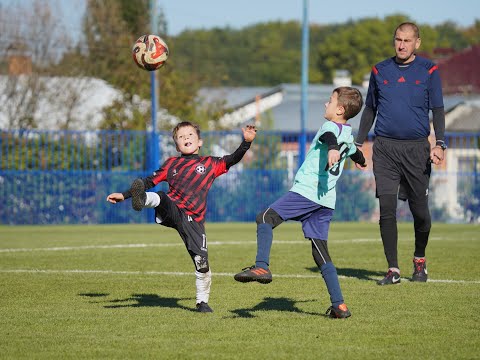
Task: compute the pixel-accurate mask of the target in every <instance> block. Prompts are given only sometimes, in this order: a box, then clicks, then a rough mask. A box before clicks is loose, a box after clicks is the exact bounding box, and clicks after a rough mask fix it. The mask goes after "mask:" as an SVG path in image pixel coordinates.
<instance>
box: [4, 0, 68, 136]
mask: <svg viewBox="0 0 480 360" xmlns="http://www.w3.org/2000/svg"><path fill="white" fill-rule="evenodd" d="M20 18H21V19H22V22H17V21H13V20H12V19H20ZM0 24H1V25H0V31H1V33H2V36H3V37H5V39H8V41H2V42H0V55H3V56H0V57H2V58H6V59H7V62H8V69H9V70H8V73H7V74H5V75H4V77H2V79H1V81H0V101H1V102H2V104H3V107H2V110H3V112H2V114H3V116H4V117H5V118H6V127H7V128H11V129H29V128H35V127H37V126H38V116H40V115H41V106H40V104H41V102H44V103H45V99H56V102H57V104H58V103H60V100H59V99H60V98H61V99H63V100H65V102H64V104H67V103H69V104H72V103H73V102H74V101H73V100H74V98H73V97H70V98H68V99H66V95H67V94H69V93H70V92H71V86H70V85H71V84H69V83H67V82H64V83H62V82H58V83H57V84H56V86H51V83H52V81H51V79H49V78H47V77H46V76H47V75H51V72H50V70H51V68H52V66H54V64H55V63H56V62H57V61H58V59H59V57H60V56H61V54H60V53H59V51H61V50H64V49H65V46H66V45H65V44H70V43H71V40H70V38H69V37H68V35H67V32H66V31H65V30H64V29H63V27H62V26H61V24H60V22H59V20H58V14H56V13H55V11H54V8H53V7H51V4H49V3H45V2H43V1H40V0H36V1H34V2H33V4H32V6H26V5H25V6H22V4H16V5H14V6H11V7H9V8H3V7H0ZM58 44H61V46H58ZM60 95H62V97H60ZM63 127H68V121H65V122H64V123H63Z"/></svg>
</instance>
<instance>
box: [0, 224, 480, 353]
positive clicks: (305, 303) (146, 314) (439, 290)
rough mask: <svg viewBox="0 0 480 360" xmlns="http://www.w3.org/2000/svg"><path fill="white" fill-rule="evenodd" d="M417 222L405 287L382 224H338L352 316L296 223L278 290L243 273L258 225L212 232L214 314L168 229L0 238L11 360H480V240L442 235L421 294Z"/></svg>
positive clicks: (277, 259) (473, 232) (6, 348)
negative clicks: (333, 304)
mask: <svg viewBox="0 0 480 360" xmlns="http://www.w3.org/2000/svg"><path fill="white" fill-rule="evenodd" d="M412 228H413V226H412V224H400V225H399V259H400V267H401V269H402V283H401V284H400V285H395V286H387V287H379V286H377V285H376V284H375V281H374V280H376V279H379V278H380V277H382V275H383V274H384V272H385V270H386V262H385V259H384V255H383V248H382V245H381V241H380V238H379V230H378V225H377V224H356V223H333V224H332V226H331V229H330V239H329V249H330V254H331V256H332V258H333V261H334V263H335V265H336V266H337V269H338V273H339V275H340V276H341V279H340V284H341V286H342V290H343V294H344V297H345V301H346V303H347V305H348V306H349V308H350V310H351V312H352V317H351V318H349V319H346V320H337V319H330V318H328V317H326V316H325V315H324V314H325V311H326V309H327V308H328V307H329V305H330V303H329V297H328V293H327V291H326V288H325V285H324V282H323V279H322V278H321V275H320V274H319V272H318V270H317V268H316V266H315V263H314V261H313V258H312V256H311V248H310V243H309V242H307V241H305V240H303V238H302V233H301V227H300V225H299V224H297V223H287V224H283V225H281V226H280V227H279V228H278V229H276V230H275V232H274V239H275V240H274V244H273V248H272V255H271V270H272V273H273V276H274V280H273V282H272V283H271V284H268V285H262V284H258V283H248V284H241V283H237V282H235V281H234V280H233V274H234V273H236V272H238V271H239V270H241V269H242V267H246V266H249V265H252V264H253V263H254V259H255V251H256V243H255V226H254V224H236V223H235V224H207V235H208V241H209V253H210V265H211V268H212V272H213V283H212V292H211V295H210V302H209V304H210V305H211V307H212V308H213V309H214V313H211V314H203V313H197V312H195V311H194V308H195V277H194V275H193V265H192V263H191V260H190V258H189V256H188V254H187V252H186V250H185V248H184V247H183V244H182V243H181V240H180V238H179V237H178V235H177V234H176V232H175V231H173V230H171V229H167V228H164V227H161V226H158V225H154V224H151V225H134V226H132V225H118V226H114V225H112V226H88V227H87V226H68V227H67V226H65V227H64V226H44V227H40V226H38V227H34V226H31V227H26V226H25V227H20V226H16V227H5V226H3V227H0V289H1V291H0V322H1V326H0V358H1V359H97V358H98V359H262V358H265V359H267V358H274V359H314V358H315V359H412V358H420V359H474V358H476V359H478V358H480V341H479V330H480V326H479V320H480V316H479V312H480V305H479V304H480V301H479V298H480V297H479V295H480V265H479V264H478V261H479V259H480V256H479V255H480V229H479V227H478V226H474V225H445V224H434V225H433V228H432V234H431V240H430V244H429V247H428V249H427V259H428V270H429V276H430V279H431V281H429V282H428V283H426V284H420V283H411V282H410V281H408V278H409V277H410V276H411V271H412V263H411V260H412V253H413V240H412V235H413V230H412Z"/></svg>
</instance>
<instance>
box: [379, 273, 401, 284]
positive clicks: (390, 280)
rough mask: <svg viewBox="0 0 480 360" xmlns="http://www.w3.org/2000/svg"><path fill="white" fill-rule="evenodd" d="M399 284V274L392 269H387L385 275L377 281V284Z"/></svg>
mask: <svg viewBox="0 0 480 360" xmlns="http://www.w3.org/2000/svg"><path fill="white" fill-rule="evenodd" d="M395 284H400V274H399V273H398V272H396V271H393V270H388V272H387V275H385V277H384V278H383V279H382V280H378V281H377V285H395Z"/></svg>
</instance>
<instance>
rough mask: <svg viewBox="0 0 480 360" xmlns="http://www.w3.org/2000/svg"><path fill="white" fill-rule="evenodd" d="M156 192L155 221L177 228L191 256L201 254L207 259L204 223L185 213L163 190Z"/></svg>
mask: <svg viewBox="0 0 480 360" xmlns="http://www.w3.org/2000/svg"><path fill="white" fill-rule="evenodd" d="M157 194H158V195H159V196H160V205H158V206H157V207H156V208H155V222H156V223H157V224H160V225H163V226H168V227H171V228H174V229H175V230H177V231H178V233H179V234H180V237H181V238H182V240H183V242H184V244H185V246H186V247H187V250H188V252H189V253H190V255H191V256H192V258H193V256H194V255H201V256H202V257H204V258H205V259H208V252H207V236H206V235H205V225H204V223H203V222H202V223H199V222H196V221H195V220H193V219H192V218H191V217H189V216H188V215H186V214H185V213H184V212H183V211H181V210H180V209H179V207H178V206H177V205H176V204H175V203H174V202H173V201H172V200H171V199H170V198H169V197H168V196H167V194H165V193H164V192H163V191H159V192H157Z"/></svg>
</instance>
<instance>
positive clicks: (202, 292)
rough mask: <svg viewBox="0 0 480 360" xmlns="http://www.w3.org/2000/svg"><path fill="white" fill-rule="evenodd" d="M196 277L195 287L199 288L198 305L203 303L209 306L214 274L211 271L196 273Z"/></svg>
mask: <svg viewBox="0 0 480 360" xmlns="http://www.w3.org/2000/svg"><path fill="white" fill-rule="evenodd" d="M195 277H196V280H195V285H196V286H197V304H199V303H201V302H202V301H203V302H204V303H206V304H208V298H209V297H210V285H211V284H212V272H211V271H210V270H208V271H207V272H206V273H201V272H198V271H195Z"/></svg>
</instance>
